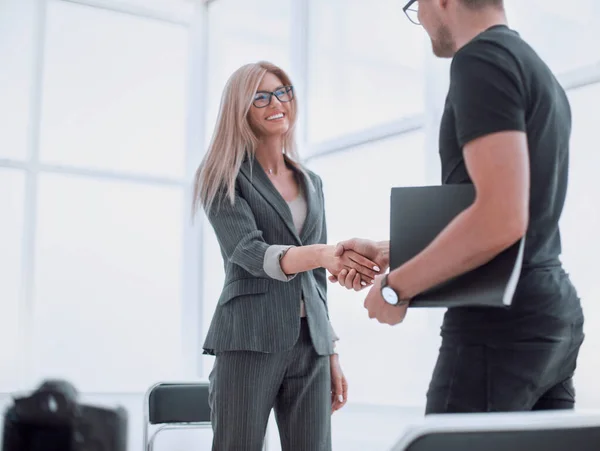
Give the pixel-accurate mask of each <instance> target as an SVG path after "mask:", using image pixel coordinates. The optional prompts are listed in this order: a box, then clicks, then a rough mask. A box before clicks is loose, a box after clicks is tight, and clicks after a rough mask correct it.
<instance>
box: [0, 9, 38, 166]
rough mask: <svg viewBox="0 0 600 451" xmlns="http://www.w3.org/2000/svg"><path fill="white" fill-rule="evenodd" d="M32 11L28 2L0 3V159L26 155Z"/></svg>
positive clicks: (33, 26) (33, 28)
mask: <svg viewBox="0 0 600 451" xmlns="http://www.w3.org/2000/svg"><path fill="white" fill-rule="evenodd" d="M34 11H35V5H34V3H33V2H31V1H24V0H21V1H19V0H5V1H2V2H0V65H1V66H2V69H1V70H0V99H1V100H0V160H2V159H4V158H6V159H19V160H23V159H24V158H25V157H26V155H27V143H28V139H27V137H28V133H27V132H28V127H29V125H30V123H29V112H30V104H31V98H32V92H31V86H32V78H33V77H32V69H33V64H34V63H33V62H34V50H33V49H34V37H35V30H36V27H35V20H34V19H35V14H34ZM17 43H18V45H17Z"/></svg>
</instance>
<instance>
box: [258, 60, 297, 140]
mask: <svg viewBox="0 0 600 451" xmlns="http://www.w3.org/2000/svg"><path fill="white" fill-rule="evenodd" d="M272 93H275V94H276V95H275V94H272ZM278 96H279V98H277V97H278ZM269 99H270V101H269ZM280 99H281V100H280ZM292 99H293V91H291V89H290V88H288V89H286V88H285V87H284V86H283V83H282V82H281V80H280V79H279V78H278V77H277V76H276V75H273V74H272V73H270V72H267V73H266V74H265V76H264V77H263V79H262V81H261V82H260V85H259V86H258V90H257V91H256V94H255V95H254V99H253V102H252V106H251V107H250V111H249V112H248V120H249V121H250V125H251V126H252V129H253V130H254V132H255V133H256V134H257V136H258V137H260V138H263V137H267V136H277V135H283V134H285V133H286V132H287V131H288V130H289V128H290V119H289V115H290V110H291V102H293V100H292Z"/></svg>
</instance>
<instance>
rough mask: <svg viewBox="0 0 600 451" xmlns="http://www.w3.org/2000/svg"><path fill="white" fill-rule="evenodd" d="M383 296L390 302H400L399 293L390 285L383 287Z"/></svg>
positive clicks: (394, 303) (393, 303)
mask: <svg viewBox="0 0 600 451" xmlns="http://www.w3.org/2000/svg"><path fill="white" fill-rule="evenodd" d="M381 296H382V297H383V300H384V301H385V302H387V303H388V304H392V305H396V304H397V303H398V295H397V294H396V292H395V291H394V290H393V289H391V288H390V287H383V288H382V289H381Z"/></svg>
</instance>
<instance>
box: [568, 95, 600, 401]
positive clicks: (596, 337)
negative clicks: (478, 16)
mask: <svg viewBox="0 0 600 451" xmlns="http://www.w3.org/2000/svg"><path fill="white" fill-rule="evenodd" d="M569 99H570V101H571V108H572V111H573V136H572V139H571V149H570V154H571V161H570V168H569V189H568V193H567V200H566V203H565V210H564V214H563V218H562V220H561V233H562V241H563V257H562V258H563V262H564V265H565V269H566V270H567V272H568V273H569V274H570V276H571V279H572V281H573V283H574V284H575V286H576V288H577V291H578V293H579V296H580V297H581V299H582V304H583V308H584V313H585V315H586V325H585V333H586V340H585V343H584V345H583V347H582V349H581V354H580V359H579V365H578V368H577V376H576V385H577V391H578V392H577V394H578V405H579V406H580V407H598V405H600V392H599V391H598V385H597V379H598V374H599V373H600V360H598V348H599V347H600V306H599V305H598V299H599V298H600V288H599V287H598V280H597V279H598V277H597V275H596V273H595V271H594V268H596V264H597V261H598V255H600V239H599V238H598V230H600V209H599V208H598V198H599V197H600V187H599V186H598V183H597V182H596V180H597V177H598V174H597V171H598V168H599V167H600V154H599V153H598V146H597V144H596V142H597V128H598V119H597V118H598V116H599V115H600V107H599V102H600V83H596V84H594V85H590V86H586V87H584V88H580V89H577V90H574V91H571V92H569Z"/></svg>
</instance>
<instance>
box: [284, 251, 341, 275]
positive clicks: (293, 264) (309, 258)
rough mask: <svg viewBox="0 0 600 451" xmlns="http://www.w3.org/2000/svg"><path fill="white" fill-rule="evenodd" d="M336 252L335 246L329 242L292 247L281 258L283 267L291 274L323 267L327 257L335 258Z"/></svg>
mask: <svg viewBox="0 0 600 451" xmlns="http://www.w3.org/2000/svg"><path fill="white" fill-rule="evenodd" d="M334 252H335V248H334V246H330V245H327V244H311V245H308V246H299V247H292V248H290V249H289V250H288V251H287V252H286V253H285V255H284V256H283V257H282V258H281V262H280V263H281V269H282V270H283V272H284V273H285V274H287V275H291V274H298V273H301V272H305V271H311V270H313V269H316V268H322V267H325V266H326V261H327V259H331V258H333V255H334Z"/></svg>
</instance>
